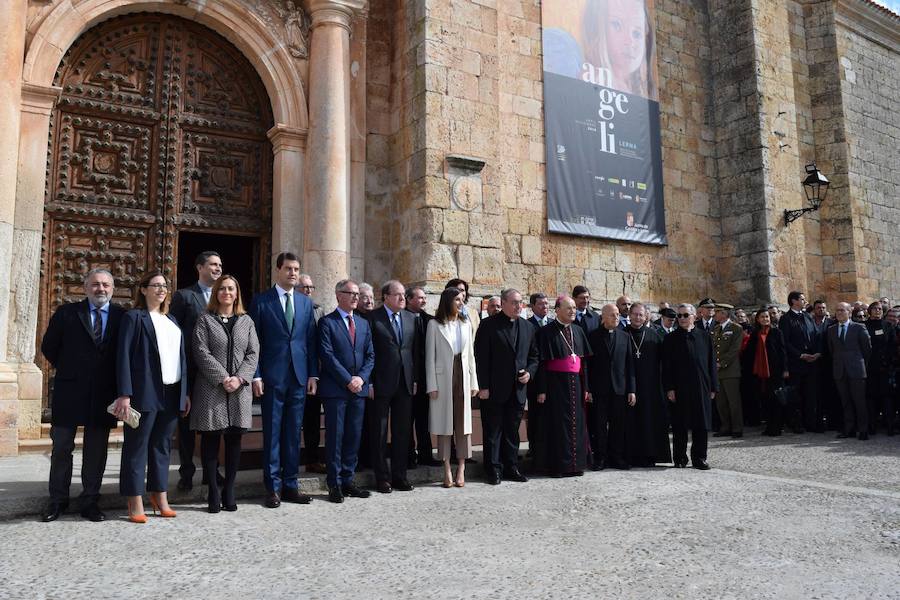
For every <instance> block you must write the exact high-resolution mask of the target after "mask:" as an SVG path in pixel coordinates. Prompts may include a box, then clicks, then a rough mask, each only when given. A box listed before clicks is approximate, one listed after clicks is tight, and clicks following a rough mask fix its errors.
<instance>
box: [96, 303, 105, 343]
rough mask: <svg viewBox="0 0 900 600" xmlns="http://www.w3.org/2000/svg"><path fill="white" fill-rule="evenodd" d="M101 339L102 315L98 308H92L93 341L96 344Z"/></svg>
mask: <svg viewBox="0 0 900 600" xmlns="http://www.w3.org/2000/svg"><path fill="white" fill-rule="evenodd" d="M102 341H103V317H102V316H100V309H99V308H95V309H94V343H95V344H97V345H98V346H99V345H100V343H101V342H102Z"/></svg>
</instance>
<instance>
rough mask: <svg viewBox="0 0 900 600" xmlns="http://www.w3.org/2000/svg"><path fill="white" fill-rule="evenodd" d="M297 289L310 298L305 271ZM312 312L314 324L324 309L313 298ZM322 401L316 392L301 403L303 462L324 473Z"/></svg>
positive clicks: (309, 282)
mask: <svg viewBox="0 0 900 600" xmlns="http://www.w3.org/2000/svg"><path fill="white" fill-rule="evenodd" d="M297 290H298V291H299V292H300V293H301V294H303V295H304V296H306V297H307V298H309V299H310V300H312V295H313V292H315V291H316V286H315V284H314V283H313V279H312V277H311V276H310V275H307V274H306V273H301V274H300V279H299V282H298V285H297ZM313 314H314V315H315V318H316V324H318V323H319V319H321V318H322V317H324V316H325V311H324V310H323V309H322V307H321V306H319V305H318V304H316V302H315V300H313ZM321 434H322V401H321V400H320V399H319V395H318V394H309V393H307V394H306V402H305V403H304V405H303V464H304V465H306V471H307V472H308V473H322V474H324V473H325V463H324V462H322V458H321V453H322V449H321V448H319V444H320V441H321V438H322V435H321Z"/></svg>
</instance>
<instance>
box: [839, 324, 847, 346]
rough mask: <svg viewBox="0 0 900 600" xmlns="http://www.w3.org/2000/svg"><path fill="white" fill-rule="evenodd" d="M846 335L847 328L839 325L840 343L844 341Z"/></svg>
mask: <svg viewBox="0 0 900 600" xmlns="http://www.w3.org/2000/svg"><path fill="white" fill-rule="evenodd" d="M846 333H847V326H846V325H844V324H843V323H841V331H840V336H838V337H840V338H841V341H842V342H843V341H844V339H845V338H846Z"/></svg>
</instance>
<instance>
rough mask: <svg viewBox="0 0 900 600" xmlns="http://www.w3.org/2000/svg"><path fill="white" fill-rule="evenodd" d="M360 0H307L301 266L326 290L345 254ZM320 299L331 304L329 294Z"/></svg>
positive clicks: (345, 266)
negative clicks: (354, 25)
mask: <svg viewBox="0 0 900 600" xmlns="http://www.w3.org/2000/svg"><path fill="white" fill-rule="evenodd" d="M365 6H366V2H365V0H310V1H309V12H310V15H311V17H312V41H311V49H310V64H309V124H310V125H309V149H310V152H309V159H308V160H309V162H308V168H307V173H308V175H307V177H306V183H307V185H306V207H307V211H306V223H305V230H304V231H305V233H304V264H303V268H304V270H306V271H308V272H309V273H310V275H312V276H313V277H314V278H315V279H316V282H317V283H316V284H317V285H318V286H321V287H322V288H323V289H328V288H330V287H331V286H333V285H334V283H335V282H336V281H337V280H339V279H341V278H343V277H347V275H348V273H349V267H350V265H349V259H350V219H349V216H350V215H349V211H350V191H349V190H350V129H349V124H350V22H351V18H352V17H353V15H354V13H356V12H358V11H360V10H362V9H363V8H364V7H365ZM319 299H320V300H322V301H324V303H325V304H326V305H327V306H333V305H334V297H333V296H331V295H330V294H329V295H327V297H326V295H325V294H323V295H322V297H321V298H319Z"/></svg>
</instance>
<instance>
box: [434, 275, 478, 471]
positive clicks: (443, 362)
mask: <svg viewBox="0 0 900 600" xmlns="http://www.w3.org/2000/svg"><path fill="white" fill-rule="evenodd" d="M463 298H464V296H463V294H462V293H460V291H459V290H458V289H456V288H447V289H445V290H444V291H443V293H442V294H441V300H440V302H439V304H438V308H437V311H436V312H435V315H434V319H432V320H431V321H430V322H429V323H428V331H427V332H426V335H425V382H426V384H427V391H428V397H429V398H430V402H431V406H430V407H429V408H430V412H429V419H428V425H429V428H430V429H431V432H432V433H433V434H435V435H436V436H437V439H438V458H439V459H440V460H442V461H443V462H444V483H443V485H444V487H445V488H449V487H452V486H453V483H454V482H453V479H452V474H451V472H450V439H451V438H454V437H455V441H456V459H457V462H458V463H459V467H458V468H457V471H456V485H457V487H463V486H464V485H465V484H466V477H465V473H466V459H467V458H471V457H472V443H471V437H472V405H471V401H470V398H471V397H472V396H474V395H475V394H477V393H478V378H477V377H476V375H475V352H474V351H473V347H474V346H473V344H474V338H475V336H474V335H473V331H472V324H471V322H469V321H468V320H467V319H466V318H465V317H464V316H463V314H462V312H461V310H462V306H463V302H464V300H463Z"/></svg>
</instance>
